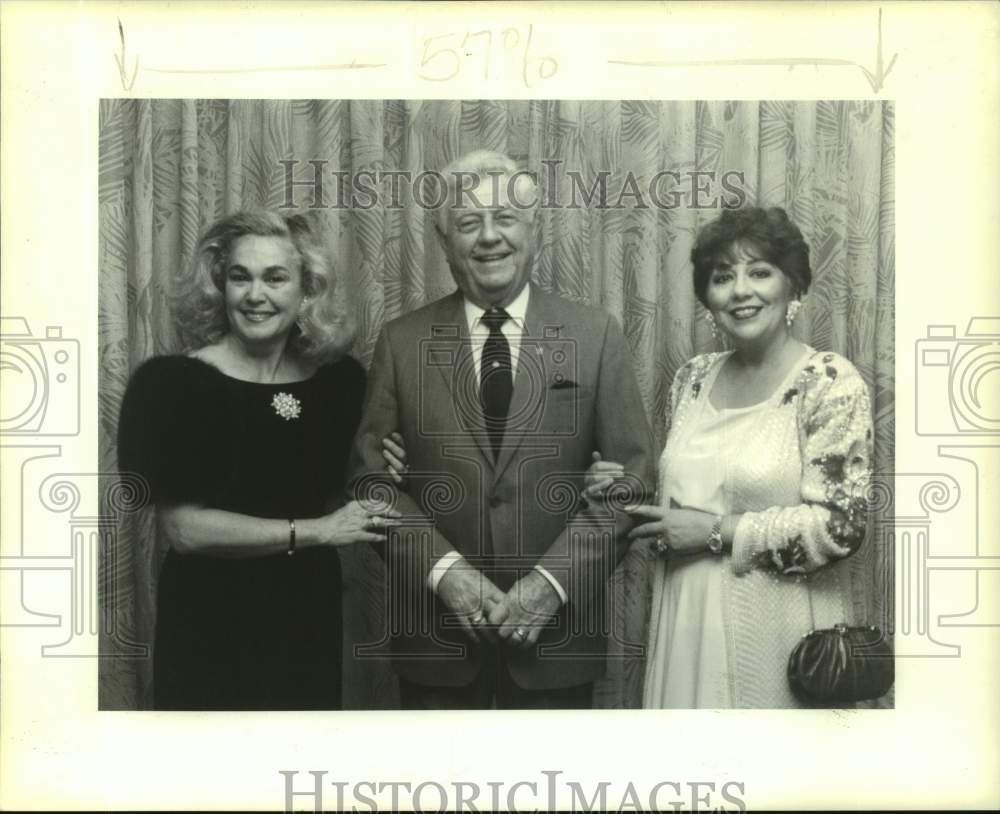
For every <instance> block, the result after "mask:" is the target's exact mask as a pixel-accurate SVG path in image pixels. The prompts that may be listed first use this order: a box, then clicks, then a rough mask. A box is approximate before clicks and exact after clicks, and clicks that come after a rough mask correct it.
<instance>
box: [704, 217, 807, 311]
mask: <svg viewBox="0 0 1000 814" xmlns="http://www.w3.org/2000/svg"><path fill="white" fill-rule="evenodd" d="M742 242H745V243H749V244H750V245H752V246H753V247H754V248H755V249H756V250H757V252H759V254H760V258H761V259H762V260H766V261H767V262H768V263H771V264H772V265H774V266H777V267H778V268H779V269H781V271H782V273H783V274H784V275H785V276H786V277H787V278H788V279H789V281H791V283H792V291H793V293H794V295H795V296H796V297H801V296H803V295H804V294H805V293H806V291H808V290H809V284H810V283H811V282H812V269H810V267H809V244H808V243H806V241H805V240H804V239H803V237H802V232H800V231H799V227H798V226H796V225H795V224H794V223H792V221H791V220H790V219H789V217H788V215H787V213H786V212H785V210H784V209H781V208H780V207H777V206H772V207H770V208H768V209H764V208H762V207H759V206H750V207H746V208H744V209H726V210H723V212H722V214H721V215H719V217H718V218H716V219H715V220H713V221H712V222H711V223H708V224H706V225H705V226H703V227H702V229H701V231H700V232H698V237H697V239H696V240H695V242H694V248H692V249H691V262H692V263H693V264H694V293H695V296H697V297H698V299H699V301H700V302H701V304H702V305H704V306H705V307H706V308H707V307H708V302H707V301H706V297H705V292H706V290H707V289H708V281H709V279H710V278H711V276H712V271H713V270H714V269H715V267H716V265H717V264H718V263H719V261H720V260H722V259H723V258H724V257H725V256H726V254H728V253H729V251H730V249H732V247H733V246H734V245H735V244H737V243H742Z"/></svg>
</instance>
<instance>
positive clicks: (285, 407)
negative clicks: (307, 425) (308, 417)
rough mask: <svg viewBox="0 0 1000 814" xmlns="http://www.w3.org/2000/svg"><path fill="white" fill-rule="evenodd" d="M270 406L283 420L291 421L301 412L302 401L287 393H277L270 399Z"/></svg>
mask: <svg viewBox="0 0 1000 814" xmlns="http://www.w3.org/2000/svg"><path fill="white" fill-rule="evenodd" d="M271 406H272V407H273V408H274V412H276V413H277V414H278V415H280V416H281V417H282V418H283V419H285V421H291V420H292V419H293V418H298V417H299V416H300V415H301V414H302V402H300V401H299V400H298V399H297V398H295V396H293V395H290V394H289V393H278V394H277V395H276V396H275V397H274V398H273V399H271Z"/></svg>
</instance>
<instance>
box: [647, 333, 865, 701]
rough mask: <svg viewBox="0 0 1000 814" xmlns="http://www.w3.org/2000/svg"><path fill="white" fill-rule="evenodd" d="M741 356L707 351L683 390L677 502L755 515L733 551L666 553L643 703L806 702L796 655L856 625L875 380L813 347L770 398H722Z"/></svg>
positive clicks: (669, 447) (671, 483)
mask: <svg viewBox="0 0 1000 814" xmlns="http://www.w3.org/2000/svg"><path fill="white" fill-rule="evenodd" d="M728 356H729V354H728V353H721V354H705V355H702V356H698V357H695V358H694V359H692V360H691V361H690V362H688V363H687V364H686V365H684V366H683V367H682V368H681V369H680V370H679V371H678V372H677V376H676V377H675V379H674V384H673V387H672V389H671V412H670V417H669V418H668V436H667V442H666V445H665V447H664V450H663V454H662V455H661V458H660V469H659V478H660V499H661V503H662V505H663V506H664V508H668V509H669V508H670V507H671V506H674V507H676V506H682V507H685V508H692V509H699V510H701V511H706V512H711V513H713V514H718V515H725V514H742V519H741V520H740V522H739V524H738V525H737V528H736V534H735V539H734V541H733V550H732V554H731V555H724V556H718V555H713V554H711V553H708V552H706V553H704V554H699V555H694V556H684V557H674V558H673V559H669V558H665V557H663V556H657V557H656V558H655V561H654V568H653V573H652V580H653V584H652V605H651V617H650V630H649V649H648V651H647V665H646V678H645V684H644V694H643V695H644V697H643V705H644V706H646V707H657V708H673V709H686V708H715V709H722V708H733V707H758V708H778V707H794V706H798V702H797V701H796V699H795V698H794V696H793V695H792V694H791V692H790V690H789V688H788V684H787V679H786V677H785V665H786V663H787V659H788V655H789V653H790V652H791V650H792V648H793V647H794V646H795V643H796V642H797V641H798V640H799V638H800V637H801V636H802V635H803V634H804V633H806V632H808V631H809V630H811V629H813V628H818V627H828V626H832V625H833V624H836V623H838V622H844V621H848V622H851V621H852V616H853V614H852V609H851V601H850V591H849V588H850V586H849V585H847V584H846V571H845V570H844V569H843V568H841V567H839V566H833V567H829V566H831V565H833V564H834V563H835V562H836V561H837V560H839V559H841V558H843V557H845V556H847V555H848V554H850V553H851V552H853V551H854V550H856V548H857V547H858V545H860V543H861V540H862V539H863V537H864V530H865V508H866V506H865V501H866V496H865V490H866V488H867V483H868V478H869V472H870V469H869V467H870V460H871V444H872V432H871V417H870V408H869V403H868V394H867V388H866V386H865V384H864V382H863V381H862V380H861V378H860V376H859V375H858V373H857V371H856V370H855V369H854V367H853V366H852V365H851V364H850V362H848V361H847V360H846V359H844V358H843V357H840V356H838V355H836V354H833V353H816V352H815V351H813V350H812V349H811V348H807V349H806V352H804V354H803V357H802V359H801V361H800V362H798V363H797V364H796V365H794V366H793V368H792V370H791V371H790V372H789V374H788V376H787V377H786V379H785V380H784V381H783V382H782V383H781V384H780V385H779V386H778V388H776V390H775V392H774V393H773V394H772V395H771V396H770V397H769V398H768V399H766V400H765V401H763V402H761V403H759V404H755V405H752V406H750V407H743V408H736V409H717V408H715V407H714V406H713V405H712V404H711V403H710V401H709V398H708V394H709V393H710V392H711V389H712V385H713V384H714V382H715V378H716V376H717V374H718V372H719V370H720V369H721V367H722V365H723V363H724V362H725V360H726V358H728Z"/></svg>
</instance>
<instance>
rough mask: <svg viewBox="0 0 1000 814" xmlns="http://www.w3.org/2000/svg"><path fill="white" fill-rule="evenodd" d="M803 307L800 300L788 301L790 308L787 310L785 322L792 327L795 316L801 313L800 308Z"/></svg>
mask: <svg viewBox="0 0 1000 814" xmlns="http://www.w3.org/2000/svg"><path fill="white" fill-rule="evenodd" d="M801 307H802V303H801V302H800V301H799V300H792V301H791V302H790V303H788V310H787V311H786V312H785V324H786V325H787V326H788V327H789V328H791V327H792V323H793V322H795V316H796V315H797V314H798V313H799V309H800V308H801Z"/></svg>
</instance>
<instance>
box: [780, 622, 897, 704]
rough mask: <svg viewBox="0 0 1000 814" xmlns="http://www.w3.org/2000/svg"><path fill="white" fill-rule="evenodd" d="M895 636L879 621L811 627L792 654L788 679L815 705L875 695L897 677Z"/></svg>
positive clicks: (795, 690) (797, 693)
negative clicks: (892, 639) (884, 631)
mask: <svg viewBox="0 0 1000 814" xmlns="http://www.w3.org/2000/svg"><path fill="white" fill-rule="evenodd" d="M894 665H895V663H894V660H893V654H892V648H891V646H890V644H889V640H888V639H887V638H886V637H885V636H883V635H882V631H881V630H879V628H877V627H875V626H874V625H868V626H865V627H848V626H847V625H843V624H840V625H836V626H835V627H832V628H826V629H825V630H813V631H810V632H809V633H807V634H806V635H805V636H803V637H802V639H801V640H800V641H799V643H798V644H797V645H795V649H793V650H792V654H791V656H789V657H788V683H789V685H790V686H791V688H792V692H793V693H795V696H796V697H797V698H798V699H799V700H800V701H802V702H803V703H805V704H807V705H809V706H819V707H822V706H836V705H839V704H850V703H854V702H856V701H870V700H871V699H873V698H879V697H881V696H883V695H885V694H886V693H887V692H889V689H890V688H891V687H892V682H893V680H894V678H895V666H894Z"/></svg>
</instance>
